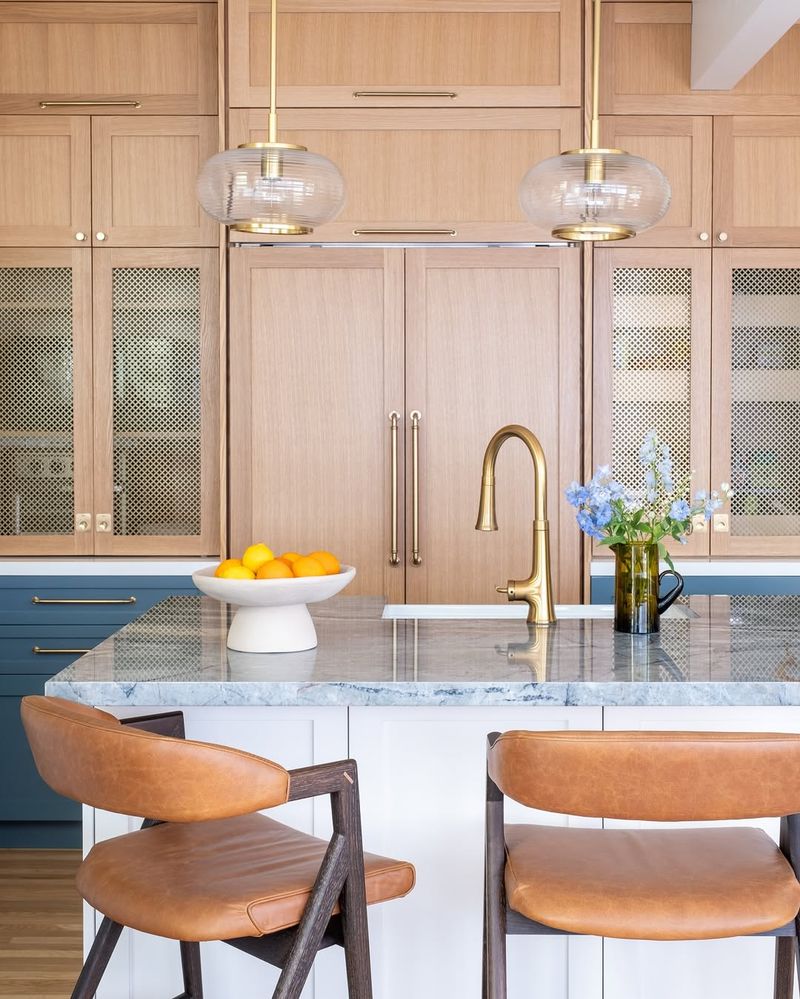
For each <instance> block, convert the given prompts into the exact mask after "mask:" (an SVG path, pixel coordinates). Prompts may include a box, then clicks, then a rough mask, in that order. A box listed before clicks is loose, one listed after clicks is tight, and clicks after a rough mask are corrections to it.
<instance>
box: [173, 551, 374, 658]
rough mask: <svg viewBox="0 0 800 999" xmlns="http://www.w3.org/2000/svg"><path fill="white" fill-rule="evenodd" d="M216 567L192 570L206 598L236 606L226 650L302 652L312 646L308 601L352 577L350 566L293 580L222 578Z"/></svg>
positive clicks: (316, 600)
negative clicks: (215, 572) (217, 573)
mask: <svg viewBox="0 0 800 999" xmlns="http://www.w3.org/2000/svg"><path fill="white" fill-rule="evenodd" d="M214 571H215V566H209V567H208V568H206V569H199V570H198V571H197V572H194V573H192V581H193V582H194V585H195V586H196V587H197V589H198V590H200V592H201V593H205V594H206V596H209V597H213V598H214V599H215V600H221V601H223V602H224V603H228V604H233V605H235V607H236V613H235V614H234V617H233V621H232V622H231V626H230V629H229V631H228V648H229V649H235V650H236V651H237V652H302V651H303V650H304V649H314V648H316V645H317V632H316V629H315V628H314V622H313V621H312V620H311V615H310V614H309V613H308V607H307V604H315V603H319V602H320V601H321V600H327V599H328V598H329V597H333V596H335V595H336V594H337V593H339V592H340V590H343V589H344V588H345V586H347V584H348V583H350V582H351V581H352V580H353V578H354V577H355V574H356V570H355V568H354V567H353V566H352V565H343V566H342V567H341V571H340V572H337V573H334V574H332V575H330V576H299V577H295V578H292V579H221V578H220V577H218V576H215V575H214Z"/></svg>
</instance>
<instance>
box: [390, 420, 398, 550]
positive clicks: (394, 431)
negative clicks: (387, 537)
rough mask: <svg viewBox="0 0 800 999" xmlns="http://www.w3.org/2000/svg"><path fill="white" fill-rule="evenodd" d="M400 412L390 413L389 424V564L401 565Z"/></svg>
mask: <svg viewBox="0 0 800 999" xmlns="http://www.w3.org/2000/svg"><path fill="white" fill-rule="evenodd" d="M399 422H400V414H399V413H398V412H397V410H396V409H393V410H392V412H391V413H389V424H390V426H391V428H392V550H391V553H390V555H389V565H400V553H399V551H398V542H397V507H398V498H397V479H398V476H397V436H398V426H399Z"/></svg>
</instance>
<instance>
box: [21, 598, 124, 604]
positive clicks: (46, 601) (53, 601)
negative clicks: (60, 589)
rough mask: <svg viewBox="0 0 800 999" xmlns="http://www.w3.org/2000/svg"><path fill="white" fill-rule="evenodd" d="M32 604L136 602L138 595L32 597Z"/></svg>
mask: <svg viewBox="0 0 800 999" xmlns="http://www.w3.org/2000/svg"><path fill="white" fill-rule="evenodd" d="M31 603H32V604H59V605H64V604H104V605H107V604H135V603H136V597H120V598H119V599H118V600H77V599H74V598H71V597H56V598H54V599H50V598H46V597H31Z"/></svg>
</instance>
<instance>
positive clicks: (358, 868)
mask: <svg viewBox="0 0 800 999" xmlns="http://www.w3.org/2000/svg"><path fill="white" fill-rule="evenodd" d="M331 806H332V811H333V823H334V828H339V829H342V830H343V831H344V832H345V835H346V839H347V871H348V873H347V880H346V881H345V883H344V888H343V889H342V894H341V897H340V900H339V905H340V908H341V913H342V930H343V935H344V956H345V964H346V967H347V994H348V996H349V999H372V968H371V964H370V953H369V921H368V918H367V892H366V886H365V875H364V847H363V841H362V835H361V804H360V801H359V794H358V777H357V773H356V779H355V782H354V783H353V785H352V786H351V787H350V789H349V791H348V792H347V793H345V794H338V795H333V796H332V800H331Z"/></svg>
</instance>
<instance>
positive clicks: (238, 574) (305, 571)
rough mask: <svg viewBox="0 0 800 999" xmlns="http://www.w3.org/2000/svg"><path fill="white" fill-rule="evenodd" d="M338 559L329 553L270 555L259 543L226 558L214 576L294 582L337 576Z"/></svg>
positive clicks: (338, 568)
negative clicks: (238, 556) (291, 580)
mask: <svg viewBox="0 0 800 999" xmlns="http://www.w3.org/2000/svg"><path fill="white" fill-rule="evenodd" d="M340 571H341V569H340V566H339V559H338V558H337V557H336V556H335V555H332V554H331V553H330V552H326V551H318V552H311V554H310V555H301V554H300V553H299V552H284V553H283V555H278V556H276V555H274V554H273V552H272V549H271V548H267V546H266V545H265V544H264V543H263V542H261V541H259V542H258V543H257V544H255V545H250V547H249V548H247V549H246V550H245V552H244V554H243V555H242V557H241V558H226V559H225V560H224V561H223V562H220V564H219V565H218V566H217V568H216V570H215V572H214V575H215V576H219V577H220V578H221V579H294V578H296V577H298V576H332V575H334V574H335V573H337V572H340Z"/></svg>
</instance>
